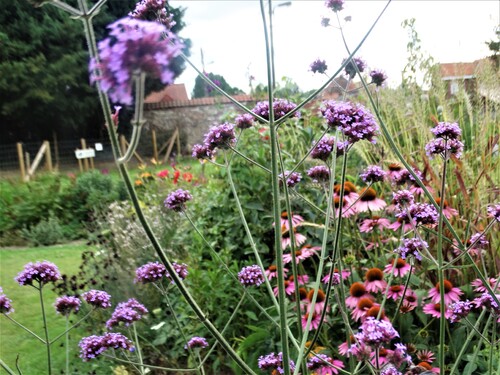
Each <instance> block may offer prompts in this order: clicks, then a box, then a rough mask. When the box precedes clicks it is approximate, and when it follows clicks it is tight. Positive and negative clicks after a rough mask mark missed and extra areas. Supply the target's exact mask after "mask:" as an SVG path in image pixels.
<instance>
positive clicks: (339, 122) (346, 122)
mask: <svg viewBox="0 0 500 375" xmlns="http://www.w3.org/2000/svg"><path fill="white" fill-rule="evenodd" d="M321 114H322V115H323V117H324V118H325V119H326V120H327V124H328V126H329V127H331V128H337V127H338V128H339V129H340V130H341V131H342V133H343V134H344V135H345V137H346V138H347V140H348V141H349V142H350V143H355V142H357V141H361V140H367V141H370V142H372V143H376V139H375V136H376V135H377V134H378V131H379V128H378V125H377V123H376V122H375V118H374V117H373V115H372V114H371V113H370V112H369V111H368V110H367V109H366V108H365V107H363V106H362V105H361V104H352V103H349V102H336V101H333V100H328V101H325V102H323V108H321Z"/></svg>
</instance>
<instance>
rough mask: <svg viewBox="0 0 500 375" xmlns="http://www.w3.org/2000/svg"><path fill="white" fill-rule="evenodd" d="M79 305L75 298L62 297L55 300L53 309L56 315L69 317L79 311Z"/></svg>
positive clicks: (78, 300)
mask: <svg viewBox="0 0 500 375" xmlns="http://www.w3.org/2000/svg"><path fill="white" fill-rule="evenodd" d="M80 304H81V301H80V299H79V298H77V297H75V296H62V297H59V298H57V299H56V302H55V303H54V307H55V309H56V311H57V313H59V314H61V315H69V314H70V313H72V312H74V313H77V312H78V310H80Z"/></svg>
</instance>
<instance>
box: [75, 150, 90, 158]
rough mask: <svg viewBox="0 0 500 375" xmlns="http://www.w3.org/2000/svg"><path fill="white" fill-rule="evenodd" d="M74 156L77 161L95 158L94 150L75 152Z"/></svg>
mask: <svg viewBox="0 0 500 375" xmlns="http://www.w3.org/2000/svg"><path fill="white" fill-rule="evenodd" d="M75 156H76V158H77V159H87V158H93V157H95V150H94V149H93V148H86V149H84V150H76V151H75Z"/></svg>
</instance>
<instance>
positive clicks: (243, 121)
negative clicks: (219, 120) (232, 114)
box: [234, 113, 254, 129]
mask: <svg viewBox="0 0 500 375" xmlns="http://www.w3.org/2000/svg"><path fill="white" fill-rule="evenodd" d="M234 122H235V124H236V127H237V128H238V129H248V128H251V127H252V126H253V123H254V117H253V116H252V115H251V114H250V113H244V114H242V115H239V116H236V118H235V119H234Z"/></svg>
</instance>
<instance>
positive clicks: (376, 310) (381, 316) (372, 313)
mask: <svg viewBox="0 0 500 375" xmlns="http://www.w3.org/2000/svg"><path fill="white" fill-rule="evenodd" d="M368 318H373V319H378V320H385V321H387V322H389V321H390V320H389V319H388V318H387V317H386V316H385V310H384V309H382V312H380V305H379V304H378V303H376V304H374V305H373V306H372V307H370V308H369V309H368V310H366V314H365V315H364V316H363V317H362V318H361V320H362V321H363V322H364V321H365V320H366V319H368Z"/></svg>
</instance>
